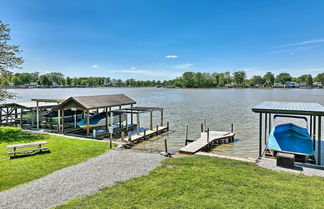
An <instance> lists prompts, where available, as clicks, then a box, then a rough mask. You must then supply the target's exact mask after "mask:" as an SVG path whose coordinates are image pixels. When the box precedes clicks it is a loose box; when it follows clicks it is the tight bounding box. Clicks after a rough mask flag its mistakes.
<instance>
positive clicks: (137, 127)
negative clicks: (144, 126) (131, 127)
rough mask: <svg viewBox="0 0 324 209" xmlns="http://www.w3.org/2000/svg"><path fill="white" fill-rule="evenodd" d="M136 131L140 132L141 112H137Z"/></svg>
mask: <svg viewBox="0 0 324 209" xmlns="http://www.w3.org/2000/svg"><path fill="white" fill-rule="evenodd" d="M136 132H137V134H139V133H140V118H139V114H137V124H136Z"/></svg>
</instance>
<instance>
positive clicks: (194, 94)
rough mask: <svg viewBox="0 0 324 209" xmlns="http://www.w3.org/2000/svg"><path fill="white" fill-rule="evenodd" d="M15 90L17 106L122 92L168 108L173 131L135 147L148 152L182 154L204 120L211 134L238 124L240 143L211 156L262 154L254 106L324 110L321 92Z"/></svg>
mask: <svg viewBox="0 0 324 209" xmlns="http://www.w3.org/2000/svg"><path fill="white" fill-rule="evenodd" d="M10 91H11V92H14V93H17V94H18V96H19V98H17V99H16V101H29V100H30V99H31V98H67V97H70V96H84V95H102V94H117V93H123V94H126V95H127V96H129V97H131V98H132V99H134V100H135V101H137V105H138V106H156V107H163V108H164V122H166V121H169V122H170V129H171V131H170V132H168V133H166V134H164V135H161V136H157V137H155V138H152V139H150V140H149V141H145V142H142V143H140V144H138V145H136V147H135V149H143V150H147V151H163V149H164V139H165V138H166V139H167V140H168V147H169V149H170V150H172V151H176V150H178V149H179V148H180V147H182V146H183V145H184V139H185V126H186V125H187V124H188V125H189V138H190V139H196V138H198V137H199V136H200V124H201V123H202V121H203V120H204V119H207V126H208V127H209V128H210V130H224V131H229V130H230V126H231V123H233V124H234V130H235V132H236V138H237V139H238V141H237V142H235V143H234V144H233V143H232V144H225V145H221V146H218V147H216V148H214V149H213V150H212V152H216V153H224V154H230V155H235V156H241V157H256V156H257V155H258V115H257V114H256V113H253V112H252V111H251V107H252V106H254V105H257V104H259V103H261V102H264V101H291V102H316V103H320V104H322V105H324V90H322V89H164V88H81V89H77V88H71V89H13V90H10ZM145 121H146V122H145ZM148 121H149V114H148V113H147V114H145V115H143V116H141V124H143V125H146V126H147V125H148V124H147V122H148ZM153 121H154V122H155V124H156V125H157V124H159V121H160V114H159V113H158V112H156V113H155V114H154V120H153ZM147 127H148V126H147ZM322 130H323V129H322ZM322 135H323V134H322Z"/></svg>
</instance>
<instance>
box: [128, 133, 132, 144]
mask: <svg viewBox="0 0 324 209" xmlns="http://www.w3.org/2000/svg"><path fill="white" fill-rule="evenodd" d="M128 141H129V142H131V141H132V133H129V134H128Z"/></svg>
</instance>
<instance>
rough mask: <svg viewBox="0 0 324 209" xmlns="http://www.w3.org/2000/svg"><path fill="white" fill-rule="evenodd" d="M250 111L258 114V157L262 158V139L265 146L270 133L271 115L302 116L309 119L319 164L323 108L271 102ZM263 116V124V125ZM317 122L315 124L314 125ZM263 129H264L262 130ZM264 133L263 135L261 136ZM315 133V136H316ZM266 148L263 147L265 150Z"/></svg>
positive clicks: (312, 105)
mask: <svg viewBox="0 0 324 209" xmlns="http://www.w3.org/2000/svg"><path fill="white" fill-rule="evenodd" d="M252 111H253V112H255V113H258V114H259V157H262V156H263V153H264V150H263V149H262V144H263V143H262V138H263V135H264V144H265V145H266V144H267V137H268V136H269V134H270V132H271V128H272V127H271V123H272V118H271V114H281V115H303V116H308V117H309V133H310V135H311V137H312V139H313V149H314V151H315V149H316V139H317V161H316V163H317V164H318V165H320V164H321V157H322V155H321V131H322V130H321V126H322V121H321V117H322V116H324V106H322V105H320V104H318V103H300V102H273V101H267V102H263V103H261V104H259V105H256V106H254V107H252ZM263 115H264V124H263ZM316 122H317V124H316ZM263 127H264V128H263ZM262 132H264V134H262ZM316 133H317V134H316ZM265 148H266V147H264V149H265Z"/></svg>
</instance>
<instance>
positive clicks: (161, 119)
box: [161, 108, 163, 126]
mask: <svg viewBox="0 0 324 209" xmlns="http://www.w3.org/2000/svg"><path fill="white" fill-rule="evenodd" d="M161 126H163V108H162V109H161Z"/></svg>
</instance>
